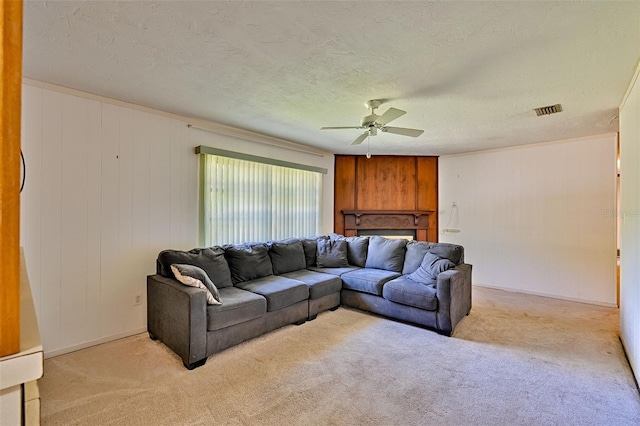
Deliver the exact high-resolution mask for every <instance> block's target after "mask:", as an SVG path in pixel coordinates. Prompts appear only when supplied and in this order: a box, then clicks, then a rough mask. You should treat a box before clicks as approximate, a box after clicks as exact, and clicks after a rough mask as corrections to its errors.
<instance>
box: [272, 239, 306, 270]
mask: <svg viewBox="0 0 640 426" xmlns="http://www.w3.org/2000/svg"><path fill="white" fill-rule="evenodd" d="M267 246H268V247H269V257H270V258H271V265H272V267H273V273H274V274H276V275H280V274H286V273H287V272H293V271H298V270H300V269H305V268H306V267H307V260H306V258H305V255H304V247H303V246H302V241H300V240H297V239H290V240H284V241H271V242H269V243H268V244H267ZM314 257H315V256H314Z"/></svg>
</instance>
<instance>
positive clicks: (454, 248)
mask: <svg viewBox="0 0 640 426" xmlns="http://www.w3.org/2000/svg"><path fill="white" fill-rule="evenodd" d="M427 253H433V254H435V255H436V256H438V257H441V258H443V259H449V260H450V261H451V262H453V263H454V264H455V265H459V264H461V263H464V248H463V247H462V246H459V245H457V244H449V243H429V242H425V241H409V242H408V243H407V254H406V255H405V258H404V266H403V267H402V274H403V275H407V274H410V273H412V272H413V271H415V270H416V269H418V268H419V267H420V264H421V263H422V260H423V259H424V255H425V254H427Z"/></svg>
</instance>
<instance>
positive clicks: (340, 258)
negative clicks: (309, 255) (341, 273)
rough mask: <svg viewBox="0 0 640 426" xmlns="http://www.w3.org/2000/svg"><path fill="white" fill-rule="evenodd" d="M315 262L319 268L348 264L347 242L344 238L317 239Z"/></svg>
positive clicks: (339, 266)
mask: <svg viewBox="0 0 640 426" xmlns="http://www.w3.org/2000/svg"><path fill="white" fill-rule="evenodd" d="M316 264H317V265H318V266H319V267H321V268H341V267H345V266H349V261H348V259H347V242H346V241H345V240H344V239H336V240H332V239H328V238H319V239H318V253H317V255H316Z"/></svg>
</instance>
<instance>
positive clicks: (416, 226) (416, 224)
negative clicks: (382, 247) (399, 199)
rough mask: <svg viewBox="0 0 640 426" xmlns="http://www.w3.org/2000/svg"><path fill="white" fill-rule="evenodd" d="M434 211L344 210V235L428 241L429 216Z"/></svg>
mask: <svg viewBox="0 0 640 426" xmlns="http://www.w3.org/2000/svg"><path fill="white" fill-rule="evenodd" d="M433 213H434V212H433V210H343V211H342V214H343V215H344V230H345V231H344V233H345V235H346V236H348V237H350V236H356V235H385V236H386V235H388V236H401V237H403V238H404V237H412V239H413V238H415V239H416V240H418V241H426V240H427V230H428V229H429V215H430V214H433Z"/></svg>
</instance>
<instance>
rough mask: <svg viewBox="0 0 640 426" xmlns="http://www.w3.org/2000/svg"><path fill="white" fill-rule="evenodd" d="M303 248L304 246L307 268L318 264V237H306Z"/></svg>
mask: <svg viewBox="0 0 640 426" xmlns="http://www.w3.org/2000/svg"><path fill="white" fill-rule="evenodd" d="M302 248H304V258H305V261H306V264H307V266H306V267H307V268H309V267H311V266H316V255H317V253H318V238H304V239H303V240H302Z"/></svg>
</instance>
